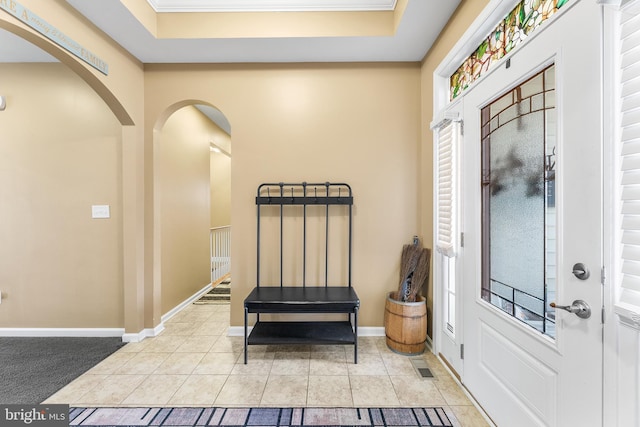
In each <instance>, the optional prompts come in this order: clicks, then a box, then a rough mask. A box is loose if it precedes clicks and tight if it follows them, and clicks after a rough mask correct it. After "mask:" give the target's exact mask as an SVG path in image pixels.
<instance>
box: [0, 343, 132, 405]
mask: <svg viewBox="0 0 640 427" xmlns="http://www.w3.org/2000/svg"><path fill="white" fill-rule="evenodd" d="M124 344H125V343H123V342H122V339H121V338H117V337H113V338H13V337H11V338H9V337H0V404H12V403H16V404H37V403H41V402H42V401H43V400H46V399H47V398H48V397H49V396H51V395H52V394H54V393H55V392H56V391H58V390H60V389H61V388H62V387H64V386H65V385H67V384H69V383H70V382H71V381H73V380H74V379H76V378H77V377H79V376H80V375H82V374H83V373H84V372H86V371H88V370H89V369H91V368H92V367H93V366H95V365H97V364H98V363H99V362H100V361H102V360H103V359H105V358H106V357H107V356H109V355H110V354H112V353H113V352H115V351H116V350H118V349H119V348H120V347H122V346H123V345H124Z"/></svg>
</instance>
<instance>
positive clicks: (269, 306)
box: [244, 182, 360, 364]
mask: <svg viewBox="0 0 640 427" xmlns="http://www.w3.org/2000/svg"><path fill="white" fill-rule="evenodd" d="M318 190H320V191H318ZM285 193H286V194H285ZM256 205H257V223H258V233H257V263H258V268H257V282H256V283H257V284H256V287H255V288H254V289H253V290H252V291H251V293H249V295H248V296H247V297H246V299H245V300H244V363H245V364H246V363H247V360H248V346H250V345H267V344H276V345H285V344H312V345H336V344H342V345H353V348H354V363H358V332H357V331H358V310H359V309H360V299H359V298H358V295H357V294H356V291H355V290H354V289H353V287H352V286H351V246H352V239H351V231H352V206H353V196H352V193H351V187H349V185H347V184H343V183H339V184H332V183H328V182H326V183H319V184H308V183H306V182H303V183H295V184H291V183H278V184H262V185H260V186H259V187H258V195H257V197H256ZM264 205H277V206H279V219H280V284H279V285H275V286H264V285H260V225H261V224H260V219H261V218H260V217H261V214H260V211H261V206H264ZM292 205H295V206H302V213H301V216H302V224H303V232H302V239H303V242H302V248H303V249H302V252H303V254H302V283H301V284H300V285H298V286H284V285H283V273H282V272H283V259H282V258H283V250H282V247H283V244H284V241H283V229H284V225H283V224H284V219H285V217H287V219H290V218H292V217H293V218H295V215H294V216H287V215H285V211H286V209H285V207H286V206H292ZM309 205H315V206H317V205H321V206H324V207H325V209H324V214H325V233H324V235H325V236H324V247H325V248H326V249H325V259H324V266H325V283H324V285H318V286H310V285H308V284H307V283H306V269H307V250H306V249H307V206H309ZM333 205H343V206H347V207H348V214H347V217H348V218H347V219H348V250H347V260H346V263H347V269H348V270H347V271H348V280H347V283H346V284H345V285H343V286H329V285H328V265H329V256H328V253H329V250H328V248H329V217H330V209H329V207H330V206H333ZM299 211H300V209H297V210H296V212H297V213H299ZM314 243H316V242H314ZM249 314H256V323H255V324H254V326H253V328H252V329H251V332H249ZM261 314H296V315H304V314H344V315H345V316H346V319H345V320H309V321H264V320H261V319H260V315H261ZM298 317H300V316H298Z"/></svg>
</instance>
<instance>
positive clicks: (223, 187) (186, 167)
mask: <svg viewBox="0 0 640 427" xmlns="http://www.w3.org/2000/svg"><path fill="white" fill-rule="evenodd" d="M230 131H231V129H230V125H229V122H228V120H227V119H226V117H225V116H224V114H223V113H222V112H221V111H220V110H218V109H217V108H216V107H214V106H213V105H211V104H209V103H206V102H203V101H199V100H188V101H183V102H180V103H176V104H174V105H172V106H170V107H169V108H167V109H166V110H165V112H164V113H163V114H162V116H161V118H160V119H158V120H157V122H156V125H155V126H154V138H153V139H154V141H153V147H154V155H153V158H154V178H153V180H154V289H155V293H156V295H160V310H161V316H162V317H161V318H162V321H163V322H164V321H166V320H168V319H169V318H171V317H173V316H174V315H175V314H176V313H177V312H179V311H180V310H182V309H183V308H184V307H186V306H187V305H189V304H190V303H191V302H193V301H194V300H195V299H197V298H198V297H200V296H201V295H202V294H203V293H206V292H208V291H209V290H210V288H211V285H212V283H213V284H214V285H215V284H217V283H219V282H220V281H222V280H224V279H225V278H226V277H227V274H228V272H230V265H229V264H230V252H229V251H227V252H226V254H224V255H223V256H220V254H214V253H213V250H214V249H216V248H215V247H212V246H219V244H216V242H215V241H213V242H212V238H213V236H212V233H213V230H218V229H221V228H224V229H225V230H228V229H230V221H231V218H230V213H231V206H230V201H231V184H230V172H231V137H230ZM212 229H213V230H212ZM227 234H228V238H229V242H230V232H228V233H227ZM224 245H230V243H226V244H223V246H224ZM222 258H226V259H222ZM227 321H228V315H227Z"/></svg>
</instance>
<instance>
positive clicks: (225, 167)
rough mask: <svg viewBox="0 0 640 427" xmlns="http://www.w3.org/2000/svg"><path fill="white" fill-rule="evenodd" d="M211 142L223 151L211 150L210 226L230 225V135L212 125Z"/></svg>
mask: <svg viewBox="0 0 640 427" xmlns="http://www.w3.org/2000/svg"><path fill="white" fill-rule="evenodd" d="M214 131H215V132H214V134H213V135H212V142H213V143H215V144H216V145H217V146H218V147H219V148H220V149H221V150H223V151H225V152H223V153H216V152H213V151H212V152H211V168H210V169H211V227H222V226H226V225H231V157H230V156H229V154H230V153H231V137H230V136H229V134H228V133H226V132H225V131H223V130H222V129H220V128H219V127H218V126H216V125H214Z"/></svg>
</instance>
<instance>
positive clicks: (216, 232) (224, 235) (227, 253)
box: [209, 225, 231, 283]
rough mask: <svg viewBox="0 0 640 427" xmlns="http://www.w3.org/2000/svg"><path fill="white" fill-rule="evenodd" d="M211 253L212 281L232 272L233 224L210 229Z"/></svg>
mask: <svg viewBox="0 0 640 427" xmlns="http://www.w3.org/2000/svg"><path fill="white" fill-rule="evenodd" d="M209 248H210V253H211V283H215V282H217V281H218V280H220V279H221V278H222V277H224V276H225V274H229V273H230V272H231V226H230V225H225V226H223V227H214V228H211V229H210V230H209Z"/></svg>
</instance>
